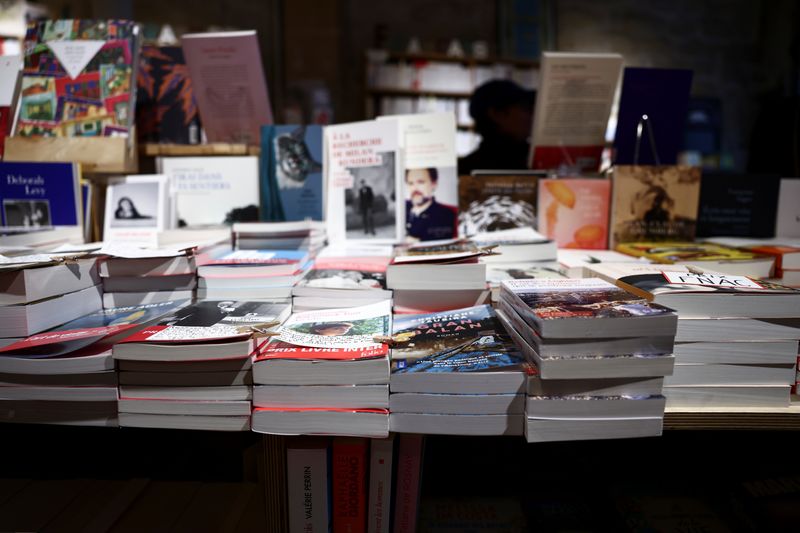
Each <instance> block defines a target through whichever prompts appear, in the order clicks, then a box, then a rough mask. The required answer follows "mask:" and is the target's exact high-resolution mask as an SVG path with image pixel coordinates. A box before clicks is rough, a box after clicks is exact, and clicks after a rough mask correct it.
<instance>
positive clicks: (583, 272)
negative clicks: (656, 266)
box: [558, 250, 650, 278]
mask: <svg viewBox="0 0 800 533" xmlns="http://www.w3.org/2000/svg"><path fill="white" fill-rule="evenodd" d="M637 261H642V262H644V263H649V262H650V260H648V259H645V258H643V257H632V256H630V255H627V254H623V253H620V252H615V251H614V250H559V251H558V263H559V265H561V266H560V268H559V272H561V273H562V274H564V275H565V276H566V277H568V278H585V277H587V268H588V267H589V266H591V265H597V264H600V263H631V262H637Z"/></svg>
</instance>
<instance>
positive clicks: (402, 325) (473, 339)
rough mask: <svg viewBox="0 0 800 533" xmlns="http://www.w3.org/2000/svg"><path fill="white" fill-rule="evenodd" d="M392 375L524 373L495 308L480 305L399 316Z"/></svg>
mask: <svg viewBox="0 0 800 533" xmlns="http://www.w3.org/2000/svg"><path fill="white" fill-rule="evenodd" d="M392 331H393V335H392V336H393V339H394V341H395V342H396V343H397V344H396V346H395V347H393V348H392V373H393V374H397V373H399V374H407V373H414V372H440V373H441V372H447V373H453V372H487V371H488V372H490V371H508V370H514V369H523V367H524V366H525V360H524V358H523V357H522V356H521V355H520V354H519V353H518V352H517V350H516V347H515V346H514V344H513V342H512V341H511V339H510V338H509V337H508V336H507V334H506V332H505V331H504V330H503V328H502V326H501V325H500V323H499V322H498V320H497V317H496V315H495V314H494V311H493V310H492V307H491V306H489V305H479V306H476V307H468V308H464V309H455V310H453V311H446V312H442V313H430V314H422V315H397V316H396V317H395V320H394V327H393V328H392Z"/></svg>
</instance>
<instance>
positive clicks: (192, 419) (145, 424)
mask: <svg viewBox="0 0 800 533" xmlns="http://www.w3.org/2000/svg"><path fill="white" fill-rule="evenodd" d="M119 425H120V427H132V428H155V429H184V430H187V429H193V430H200V431H250V417H249V416H245V415H239V416H217V415H213V416H208V415H159V414H149V413H119Z"/></svg>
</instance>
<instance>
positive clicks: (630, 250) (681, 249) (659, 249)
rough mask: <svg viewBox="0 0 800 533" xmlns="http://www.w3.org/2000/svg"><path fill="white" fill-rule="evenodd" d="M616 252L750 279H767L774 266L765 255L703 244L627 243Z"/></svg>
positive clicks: (618, 247)
mask: <svg viewBox="0 0 800 533" xmlns="http://www.w3.org/2000/svg"><path fill="white" fill-rule="evenodd" d="M617 250H618V251H620V252H622V253H624V254H628V255H630V256H634V257H644V258H645V259H649V260H650V261H652V262H654V263H662V264H679V265H696V266H699V267H702V268H705V269H707V270H714V271H717V272H722V273H725V274H732V275H738V276H751V277H754V278H769V277H770V276H771V275H772V272H773V266H774V263H775V260H774V258H773V257H772V256H769V255H762V254H758V253H755V252H754V251H748V250H740V249H736V248H729V247H727V246H722V245H719V244H712V243H707V242H699V243H694V242H664V243H655V242H631V243H624V244H620V245H619V246H617Z"/></svg>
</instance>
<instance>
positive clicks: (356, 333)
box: [253, 301, 391, 437]
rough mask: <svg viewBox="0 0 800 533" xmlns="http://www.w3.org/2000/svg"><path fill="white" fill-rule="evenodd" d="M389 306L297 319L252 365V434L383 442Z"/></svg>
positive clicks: (322, 312)
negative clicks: (381, 438) (310, 436)
mask: <svg viewBox="0 0 800 533" xmlns="http://www.w3.org/2000/svg"><path fill="white" fill-rule="evenodd" d="M390 331H391V304H390V303H389V302H388V301H382V302H379V303H375V304H370V305H365V306H361V307H350V308H343V309H327V310H320V311H305V312H301V313H295V314H293V315H292V316H291V317H290V318H289V319H288V320H287V321H286V323H285V324H284V325H283V326H282V327H281V328H280V330H279V335H278V336H277V337H274V338H272V339H270V341H269V342H268V343H267V344H266V345H264V346H262V347H260V348H259V349H257V351H256V353H255V357H254V363H253V380H254V382H255V388H254V391H253V406H254V411H253V431H258V432H261V433H274V434H294V435H299V434H327V435H353V436H365V437H385V436H387V435H388V433H389V411H388V407H389V359H388V352H389V348H388V347H387V346H386V344H384V343H382V342H379V341H380V340H381V339H382V338H386V337H387V336H388V335H389V333H390Z"/></svg>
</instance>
